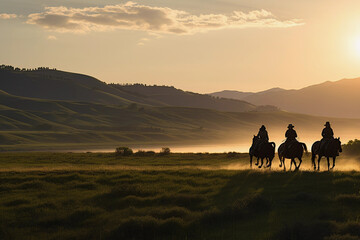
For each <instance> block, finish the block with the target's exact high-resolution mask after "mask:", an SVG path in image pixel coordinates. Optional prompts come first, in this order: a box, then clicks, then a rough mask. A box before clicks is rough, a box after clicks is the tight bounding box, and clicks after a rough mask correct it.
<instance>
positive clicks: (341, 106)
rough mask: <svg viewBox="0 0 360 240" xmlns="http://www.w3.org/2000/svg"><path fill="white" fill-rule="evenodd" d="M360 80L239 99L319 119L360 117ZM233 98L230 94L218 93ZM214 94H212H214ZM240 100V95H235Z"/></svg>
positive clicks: (256, 94) (266, 92) (243, 96)
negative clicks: (327, 117)
mask: <svg viewBox="0 0 360 240" xmlns="http://www.w3.org/2000/svg"><path fill="white" fill-rule="evenodd" d="M359 91H360V78H356V79H343V80H340V81H335V82H324V83H322V84H317V85H312V86H309V87H305V88H302V89H299V90H282V89H280V90H278V91H265V92H259V93H253V94H249V95H246V96H245V95H244V94H243V93H241V92H240V93H239V94H237V96H240V97H238V98H239V99H242V100H244V101H248V102H250V103H252V104H255V105H264V104H269V105H274V106H277V107H279V108H281V109H283V110H286V111H290V112H297V113H304V114H311V115H319V116H333V117H347V118H360V98H359ZM214 94H215V95H216V96H221V97H229V94H228V93H227V92H223V93H214ZM214 94H212V95H214ZM232 96H235V98H237V97H236V94H234V93H233V94H232Z"/></svg>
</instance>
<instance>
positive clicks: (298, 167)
mask: <svg viewBox="0 0 360 240" xmlns="http://www.w3.org/2000/svg"><path fill="white" fill-rule="evenodd" d="M299 160H300V162H299V165H298V166H297V168H296V169H297V170H299V169H300V165H301V163H302V159H301V157H299Z"/></svg>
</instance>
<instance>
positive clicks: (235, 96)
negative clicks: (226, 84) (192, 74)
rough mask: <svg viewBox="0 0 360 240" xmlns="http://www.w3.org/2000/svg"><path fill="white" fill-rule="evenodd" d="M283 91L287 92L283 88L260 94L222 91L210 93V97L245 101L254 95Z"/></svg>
mask: <svg viewBox="0 0 360 240" xmlns="http://www.w3.org/2000/svg"><path fill="white" fill-rule="evenodd" d="M281 91H286V90H285V89H283V88H271V89H268V90H265V91H260V92H240V91H236V90H224V91H220V92H214V93H209V95H211V96H215V97H223V98H232V99H237V100H244V99H246V98H248V97H250V96H253V95H258V94H265V93H269V92H281Z"/></svg>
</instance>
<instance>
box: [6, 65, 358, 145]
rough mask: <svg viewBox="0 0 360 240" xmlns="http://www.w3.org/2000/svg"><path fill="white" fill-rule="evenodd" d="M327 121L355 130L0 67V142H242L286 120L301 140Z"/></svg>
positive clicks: (345, 132)
mask: <svg viewBox="0 0 360 240" xmlns="http://www.w3.org/2000/svg"><path fill="white" fill-rule="evenodd" d="M0 69H1V68H0ZM326 84H328V85H332V83H326ZM342 84H343V83H342ZM320 89H324V86H321V88H320ZM329 89H332V87H329ZM312 91H315V92H317V91H318V89H315V90H312ZM284 92H288V91H287V90H281V89H280V90H279V89H277V90H274V89H273V90H271V91H266V92H263V93H262V94H261V95H264V96H267V95H269V94H283V93H284ZM310 92H311V91H310ZM334 94H336V93H334ZM256 95H258V94H252V95H249V96H247V97H246V98H250V97H253V96H256ZM325 121H331V122H332V124H333V126H334V130H335V134H336V135H337V136H341V137H343V138H344V139H345V141H346V140H349V139H353V138H356V137H358V136H357V135H356V132H359V130H360V120H358V119H344V118H328V117H314V116H311V115H305V114H296V113H290V112H283V111H279V110H277V109H276V108H274V107H271V106H270V107H269V106H256V105H254V104H250V103H248V102H246V101H242V100H233V99H226V98H219V97H213V96H209V95H205V94H196V93H191V92H185V91H182V90H179V89H176V88H174V87H166V86H145V85H142V84H133V85H117V84H106V83H103V82H101V81H99V80H97V79H95V78H92V77H89V76H86V75H81V74H73V73H67V72H62V71H57V70H49V69H37V70H30V71H21V70H14V69H10V70H9V69H1V70H0V150H51V149H60V148H61V149H75V148H79V149H89V148H91V149H95V148H104V147H115V146H119V145H140V146H145V145H149V144H152V145H154V144H161V145H165V146H166V145H168V144H170V143H176V144H194V143H196V144H202V143H203V144H207V143H217V144H219V143H220V142H222V143H225V142H232V143H234V141H235V142H239V143H240V142H241V143H248V142H249V141H250V139H251V138H252V135H253V134H255V133H256V132H257V131H258V128H259V126H260V125H262V124H265V125H266V126H267V128H268V130H269V133H270V138H271V140H272V141H276V142H281V141H282V140H283V138H284V137H283V134H284V131H285V130H286V126H287V125H288V124H289V123H293V124H294V125H295V126H296V129H297V130H298V134H299V137H300V140H303V141H312V140H315V139H318V138H319V137H320V131H321V129H322V125H323V123H324V122H325Z"/></svg>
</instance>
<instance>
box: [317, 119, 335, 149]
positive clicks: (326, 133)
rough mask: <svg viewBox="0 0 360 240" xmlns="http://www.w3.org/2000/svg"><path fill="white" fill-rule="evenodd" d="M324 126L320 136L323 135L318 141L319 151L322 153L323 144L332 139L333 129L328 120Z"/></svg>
mask: <svg viewBox="0 0 360 240" xmlns="http://www.w3.org/2000/svg"><path fill="white" fill-rule="evenodd" d="M324 126H325V128H324V129H323V130H322V132H321V136H322V137H323V138H322V139H321V141H320V146H319V152H320V153H323V152H324V148H325V145H326V144H328V143H329V142H330V141H331V140H332V139H334V131H333V130H332V128H331V126H330V122H326V123H325V125H324Z"/></svg>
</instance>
